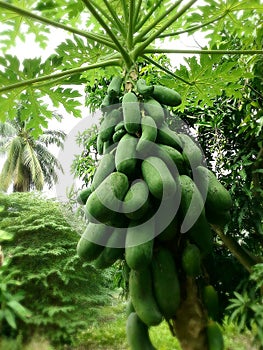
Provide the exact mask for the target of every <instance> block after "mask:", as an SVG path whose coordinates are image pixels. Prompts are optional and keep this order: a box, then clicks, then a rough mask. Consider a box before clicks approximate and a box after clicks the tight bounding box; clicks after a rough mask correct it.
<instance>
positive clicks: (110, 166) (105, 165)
mask: <svg viewBox="0 0 263 350" xmlns="http://www.w3.org/2000/svg"><path fill="white" fill-rule="evenodd" d="M114 170H115V157H114V155H113V154H112V153H107V154H105V155H104V156H103V157H102V158H101V159H100V160H99V163H98V166H97V169H96V171H95V173H94V176H93V179H92V183H91V190H92V191H94V190H95V189H96V188H97V187H98V186H99V185H100V184H101V183H102V181H103V180H104V179H105V178H106V177H107V176H109V175H110V174H111V173H112V172H113V171H114Z"/></svg>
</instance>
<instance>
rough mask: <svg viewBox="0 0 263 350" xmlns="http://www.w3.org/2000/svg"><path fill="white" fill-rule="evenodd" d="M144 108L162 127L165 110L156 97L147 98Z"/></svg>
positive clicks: (158, 125)
mask: <svg viewBox="0 0 263 350" xmlns="http://www.w3.org/2000/svg"><path fill="white" fill-rule="evenodd" d="M143 109H144V111H145V114H146V115H149V116H150V117H151V118H152V119H153V120H154V121H155V124H156V125H157V127H160V126H161V125H162V123H163V122H164V110H163V107H162V106H161V104H160V103H159V102H158V101H156V100H155V99H154V98H147V99H146V100H145V101H144V103H143Z"/></svg>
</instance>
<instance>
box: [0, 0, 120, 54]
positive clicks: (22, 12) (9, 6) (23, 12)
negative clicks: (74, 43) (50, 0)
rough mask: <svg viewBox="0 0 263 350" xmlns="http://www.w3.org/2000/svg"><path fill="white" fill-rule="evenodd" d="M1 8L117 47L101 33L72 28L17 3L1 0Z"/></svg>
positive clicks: (108, 45)
mask: <svg viewBox="0 0 263 350" xmlns="http://www.w3.org/2000/svg"><path fill="white" fill-rule="evenodd" d="M0 8H3V9H6V10H8V11H11V12H14V13H17V14H19V15H20V16H21V17H26V18H31V19H35V20H36V21H38V22H41V23H45V24H48V25H50V26H52V27H55V28H60V29H63V30H65V31H67V32H69V33H73V34H77V35H80V36H83V37H85V38H87V39H90V40H94V41H96V42H98V43H100V44H103V45H105V46H107V47H110V48H113V49H116V46H115V45H114V44H113V42H111V41H110V40H105V39H104V38H102V37H101V36H99V35H96V34H91V33H87V32H85V31H83V30H79V29H76V28H72V27H69V26H66V25H64V24H62V23H58V22H55V21H52V20H51V19H48V18H46V17H43V16H39V15H37V14H34V13H32V12H30V11H27V10H24V9H22V8H19V7H17V6H15V5H12V4H9V3H7V2H4V1H0Z"/></svg>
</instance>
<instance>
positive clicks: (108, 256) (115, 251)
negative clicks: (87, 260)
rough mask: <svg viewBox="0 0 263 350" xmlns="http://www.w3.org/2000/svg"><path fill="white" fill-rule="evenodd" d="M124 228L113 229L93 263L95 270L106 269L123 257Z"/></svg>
mask: <svg viewBox="0 0 263 350" xmlns="http://www.w3.org/2000/svg"><path fill="white" fill-rule="evenodd" d="M126 231H127V229H126V228H114V229H113V232H112V233H111V234H110V236H109V239H108V240H107V242H106V244H105V247H104V249H103V250H102V252H101V253H100V255H99V256H98V257H97V259H96V260H95V261H94V266H95V267H96V268H97V269H106V268H108V267H110V266H111V265H113V264H114V263H115V262H116V261H117V260H119V259H122V258H123V257H124V252H125V249H124V246H125V238H126Z"/></svg>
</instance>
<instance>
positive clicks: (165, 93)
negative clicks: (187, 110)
mask: <svg viewBox="0 0 263 350" xmlns="http://www.w3.org/2000/svg"><path fill="white" fill-rule="evenodd" d="M152 96H153V98H155V99H156V100H157V101H158V102H160V103H161V104H162V105H166V106H171V107H176V106H179V105H180V104H181V103H182V98H181V96H180V94H179V93H178V92H177V91H175V90H172V89H170V88H168V87H166V86H162V85H154V86H153V93H152Z"/></svg>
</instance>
